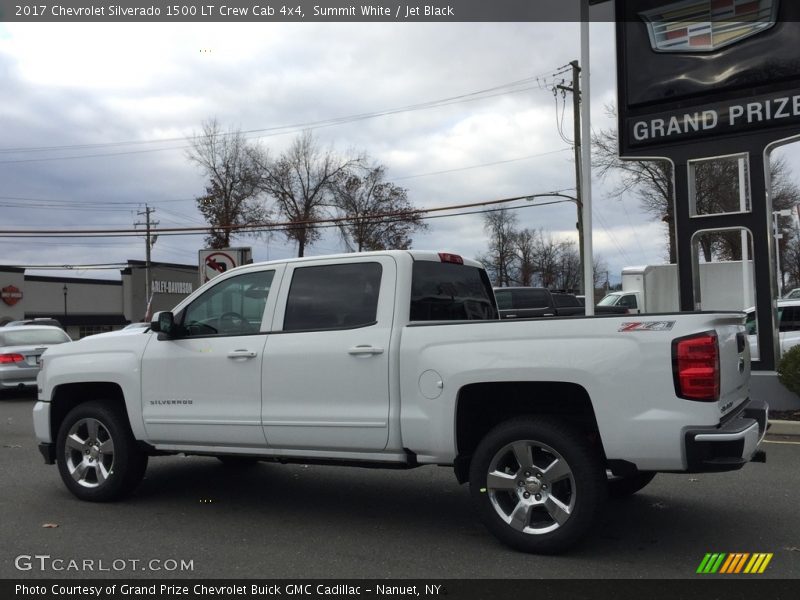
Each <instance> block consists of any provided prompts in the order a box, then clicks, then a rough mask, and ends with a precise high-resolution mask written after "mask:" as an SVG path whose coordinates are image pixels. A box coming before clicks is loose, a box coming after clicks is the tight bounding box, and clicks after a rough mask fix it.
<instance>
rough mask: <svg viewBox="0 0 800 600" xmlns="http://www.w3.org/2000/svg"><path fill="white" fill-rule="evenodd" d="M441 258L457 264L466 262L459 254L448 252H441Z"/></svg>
mask: <svg viewBox="0 0 800 600" xmlns="http://www.w3.org/2000/svg"><path fill="white" fill-rule="evenodd" d="M439 260H440V261H442V262H446V263H453V264H455V265H463V264H464V259H463V258H461V257H460V256H459V255H458V254H450V253H448V252H439Z"/></svg>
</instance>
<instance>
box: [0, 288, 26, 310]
mask: <svg viewBox="0 0 800 600" xmlns="http://www.w3.org/2000/svg"><path fill="white" fill-rule="evenodd" d="M0 298H2V300H3V302H5V303H6V304H8V305H9V306H14V305H15V304H16V303H17V302H19V301H20V300H22V290H20V289H19V288H18V287H15V286H13V285H8V286H6V287H4V288H3V289H0Z"/></svg>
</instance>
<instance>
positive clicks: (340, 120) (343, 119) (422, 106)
mask: <svg viewBox="0 0 800 600" xmlns="http://www.w3.org/2000/svg"><path fill="white" fill-rule="evenodd" d="M559 68H561V67H559ZM548 75H551V76H555V75H558V73H555V74H551V71H545V72H544V73H539V74H538V75H532V76H530V77H525V78H523V79H517V80H515V81H510V82H507V83H503V84H500V85H496V86H493V87H489V88H484V89H482V90H477V91H474V92H468V93H465V94H458V95H456V96H450V97H446V98H440V99H438V100H429V101H426V102H419V103H415V104H408V105H405V106H401V107H395V108H389V109H382V110H378V111H373V112H368V113H358V114H355V115H347V116H343V117H334V118H329V119H322V120H318V121H308V122H305V123H294V124H291V125H279V126H274V127H264V128H259V129H248V130H245V131H241V132H238V133H241V134H245V135H247V134H254V133H265V132H274V131H279V130H283V129H297V128H302V129H307V128H310V127H314V126H318V125H320V124H324V123H337V124H338V123H344V122H351V121H353V120H362V119H365V118H373V117H376V116H384V115H387V114H396V113H400V112H409V111H415V110H422V109H426V108H435V107H438V106H439V105H443V106H446V105H448V104H451V103H455V101H461V100H465V101H469V100H470V99H472V98H475V97H476V96H481V97H482V96H483V95H485V94H488V93H489V92H496V91H501V90H505V89H506V88H514V87H519V86H521V85H529V84H531V83H533V82H538V81H539V79H540V78H542V77H546V76H548ZM536 87H539V88H540V89H543V88H541V86H538V85H537V86H536ZM525 89H529V88H525ZM516 91H524V90H516ZM504 93H505V92H504ZM510 93H513V92H510ZM495 95H501V94H495ZM493 96H494V95H490V96H487V97H493ZM477 99H482V98H477ZM219 135H220V136H229V135H234V132H231V133H221V134H219ZM187 137H194V136H183V137H172V138H155V139H149V140H130V141H123V142H100V143H95V144H65V145H60V146H19V147H16V148H0V154H17V153H23V152H48V151H54V150H73V149H75V150H88V149H92V148H112V147H119V146H136V145H146V144H158V143H167V142H183V141H185V140H186V138H187ZM0 162H4V161H0Z"/></svg>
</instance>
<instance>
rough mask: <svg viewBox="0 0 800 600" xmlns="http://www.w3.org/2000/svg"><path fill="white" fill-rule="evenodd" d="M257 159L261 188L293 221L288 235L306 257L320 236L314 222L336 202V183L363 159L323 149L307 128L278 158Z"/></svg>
mask: <svg viewBox="0 0 800 600" xmlns="http://www.w3.org/2000/svg"><path fill="white" fill-rule="evenodd" d="M256 162H257V163H258V164H259V166H260V167H261V168H260V172H261V179H260V182H259V189H261V190H262V191H263V192H265V193H266V194H267V195H269V196H270V197H272V198H273V199H274V201H275V208H276V210H277V212H278V215H279V216H280V218H281V220H282V221H286V222H288V223H290V226H289V227H287V229H286V230H285V232H284V233H285V234H286V237H287V238H288V239H289V240H292V241H295V242H297V256H304V254H305V249H306V246H308V245H309V244H311V243H313V242H314V241H316V240H317V239H319V236H320V232H319V229H318V228H317V226H316V225H315V221H319V220H320V219H321V218H323V216H324V211H325V209H326V207H329V206H331V205H332V204H333V184H334V182H335V181H336V180H337V178H339V177H340V176H342V175H343V174H344V173H346V172H347V171H348V170H349V169H351V168H353V167H356V166H359V165H360V164H362V162H363V158H362V157H358V158H342V157H340V156H338V155H336V154H335V153H334V152H333V150H332V149H328V150H323V149H321V148H320V147H319V145H318V143H317V141H316V139H315V138H314V136H313V134H312V133H311V131H308V130H306V131H304V132H303V133H302V134H300V136H298V137H297V138H296V139H295V140H294V141H293V142H292V145H291V146H290V147H289V149H288V150H286V152H284V153H283V154H281V155H280V156H279V157H278V158H277V159H275V160H271V159H270V158H269V156H268V155H266V154H262V155H259V156H258V158H257V161H256Z"/></svg>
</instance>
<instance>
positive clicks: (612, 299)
mask: <svg viewBox="0 0 800 600" xmlns="http://www.w3.org/2000/svg"><path fill="white" fill-rule="evenodd" d="M620 298H621V296H612V295H610V294H609V295H608V296H606V297H605V298H603V299H602V300H600V302H598V303H597V305H598V306H616V305H617V302H619V299H620Z"/></svg>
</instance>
